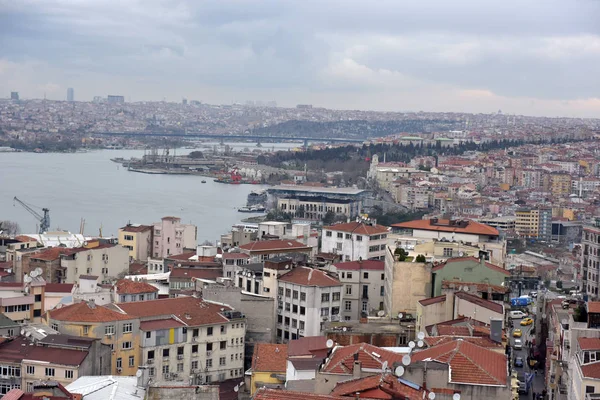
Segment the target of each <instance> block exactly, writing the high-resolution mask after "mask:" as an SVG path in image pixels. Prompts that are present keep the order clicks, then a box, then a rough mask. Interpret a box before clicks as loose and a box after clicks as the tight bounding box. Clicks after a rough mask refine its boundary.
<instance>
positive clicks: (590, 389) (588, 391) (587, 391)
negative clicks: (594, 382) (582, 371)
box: [585, 386, 595, 393]
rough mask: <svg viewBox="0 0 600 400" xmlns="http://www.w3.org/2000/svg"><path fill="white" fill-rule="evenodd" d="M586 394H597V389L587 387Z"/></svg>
mask: <svg viewBox="0 0 600 400" xmlns="http://www.w3.org/2000/svg"><path fill="white" fill-rule="evenodd" d="M585 392H586V393H595V388H594V386H586V387H585Z"/></svg>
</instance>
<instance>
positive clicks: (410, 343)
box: [408, 340, 415, 349]
mask: <svg viewBox="0 0 600 400" xmlns="http://www.w3.org/2000/svg"><path fill="white" fill-rule="evenodd" d="M408 347H410V348H411V349H414V348H415V342H413V341H412V340H411V341H410V342H408Z"/></svg>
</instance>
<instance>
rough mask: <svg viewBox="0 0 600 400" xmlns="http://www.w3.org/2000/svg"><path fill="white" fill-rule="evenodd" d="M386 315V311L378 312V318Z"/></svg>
mask: <svg viewBox="0 0 600 400" xmlns="http://www.w3.org/2000/svg"><path fill="white" fill-rule="evenodd" d="M384 315H385V311H383V310H381V311H377V316H378V317H383V316H384Z"/></svg>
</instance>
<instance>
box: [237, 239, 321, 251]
mask: <svg viewBox="0 0 600 400" xmlns="http://www.w3.org/2000/svg"><path fill="white" fill-rule="evenodd" d="M240 249H242V250H248V251H250V252H252V251H286V250H310V249H311V247H309V246H305V245H304V243H300V242H298V241H296V240H260V241H256V242H251V243H248V244H245V245H243V246H240Z"/></svg>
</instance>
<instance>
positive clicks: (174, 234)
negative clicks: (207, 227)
mask: <svg viewBox="0 0 600 400" xmlns="http://www.w3.org/2000/svg"><path fill="white" fill-rule="evenodd" d="M153 229H154V231H153V233H152V241H153V243H152V256H153V257H154V258H166V257H169V256H172V255H178V254H181V253H183V251H184V249H195V248H196V244H197V236H198V229H197V228H196V226H195V225H190V224H182V223H181V218H178V217H163V218H162V219H161V221H160V222H156V223H154V224H153Z"/></svg>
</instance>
